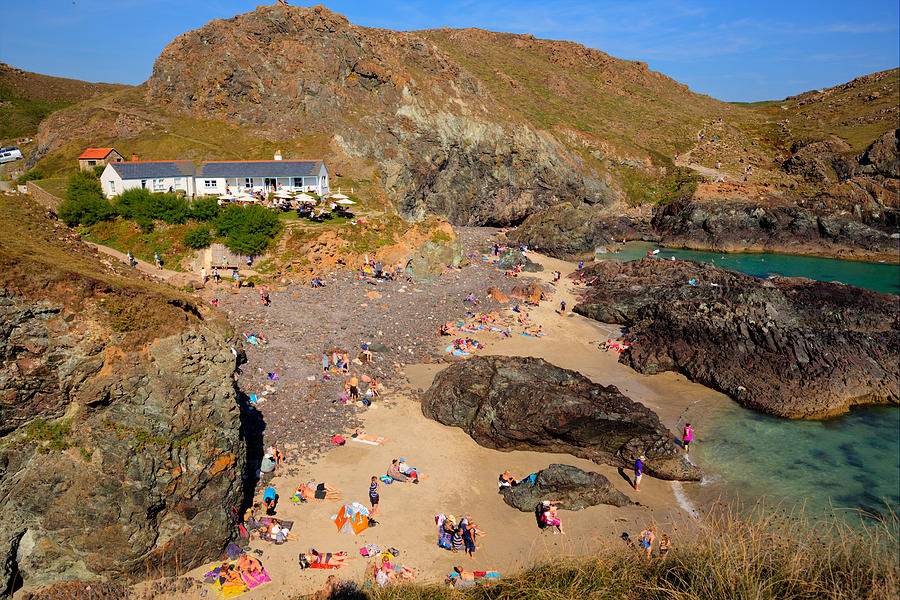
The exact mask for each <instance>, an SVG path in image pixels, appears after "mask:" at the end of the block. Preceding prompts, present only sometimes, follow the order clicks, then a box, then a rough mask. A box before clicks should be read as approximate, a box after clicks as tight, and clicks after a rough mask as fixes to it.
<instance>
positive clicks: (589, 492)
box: [500, 464, 632, 512]
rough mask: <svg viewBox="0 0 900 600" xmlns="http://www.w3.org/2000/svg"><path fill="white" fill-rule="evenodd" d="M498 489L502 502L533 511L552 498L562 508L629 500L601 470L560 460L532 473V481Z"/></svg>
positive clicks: (616, 504)
mask: <svg viewBox="0 0 900 600" xmlns="http://www.w3.org/2000/svg"><path fill="white" fill-rule="evenodd" d="M500 493H501V494H502V495H503V501H504V502H506V503H507V504H509V505H510V506H512V507H513V508H517V509H519V510H521V511H523V512H531V511H533V510H534V508H535V507H536V506H537V505H538V504H539V503H541V502H543V501H544V500H552V501H554V502H556V503H557V504H558V507H559V508H562V509H565V510H581V509H582V508H587V507H588V506H596V505H598V504H611V505H613V506H628V505H629V504H631V503H632V502H631V500H629V499H628V496H626V495H625V494H623V493H622V492H620V491H619V490H617V489H616V488H614V487H613V485H612V484H611V483H610V482H609V479H607V478H606V477H605V476H603V475H601V474H600V473H597V472H595V471H582V470H581V469H579V468H578V467H573V466H570V465H560V464H552V465H550V466H549V467H547V468H546V469H541V470H540V471H538V472H537V473H536V474H535V478H534V481H528V482H525V481H523V482H522V483H520V484H519V485H516V486H511V487H506V488H501V489H500Z"/></svg>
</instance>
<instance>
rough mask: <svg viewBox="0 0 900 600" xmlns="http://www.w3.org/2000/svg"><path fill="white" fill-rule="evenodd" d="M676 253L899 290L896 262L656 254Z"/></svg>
mask: <svg viewBox="0 0 900 600" xmlns="http://www.w3.org/2000/svg"><path fill="white" fill-rule="evenodd" d="M656 248H658V246H657V245H655V244H652V243H650V242H630V243H628V244H626V245H625V248H624V249H623V250H621V251H620V252H617V253H615V254H609V255H608V256H610V257H611V258H616V259H618V260H621V261H629V260H635V259H638V258H642V257H644V256H647V251H648V250H655V249H656ZM672 256H674V257H676V258H681V259H685V260H696V261H700V262H713V263H715V264H717V265H719V266H720V267H724V268H726V269H732V270H734V271H740V272H741V273H747V274H748V275H754V276H756V277H769V276H771V275H783V276H786V277H808V278H810V279H818V280H820V281H840V282H841V283H848V284H850V285H855V286H857V287H861V288H866V289H869V290H875V291H876V292H887V293H890V294H900V265H889V264H884V263H867V262H858V261H853V260H839V259H835V258H817V257H814V256H795V255H792V254H764V253H760V252H753V253H746V254H722V253H721V252H706V251H703V250H679V249H675V248H660V251H659V254H657V255H656V257H657V258H669V257H672Z"/></svg>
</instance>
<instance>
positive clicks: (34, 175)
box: [16, 169, 44, 185]
mask: <svg viewBox="0 0 900 600" xmlns="http://www.w3.org/2000/svg"><path fill="white" fill-rule="evenodd" d="M43 178H44V172H43V171H41V170H40V169H32V170H30V171H28V172H27V173H22V175H20V176H19V178H18V179H16V183H18V184H19V185H24V184H25V182H26V181H36V180H38V179H43Z"/></svg>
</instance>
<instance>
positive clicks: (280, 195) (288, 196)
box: [274, 190, 294, 200]
mask: <svg viewBox="0 0 900 600" xmlns="http://www.w3.org/2000/svg"><path fill="white" fill-rule="evenodd" d="M274 195H275V197H276V198H284V199H285V200H291V199H293V197H294V196H293V194H291V193H290V192H286V191H284V190H278V191H277V192H275V194H274Z"/></svg>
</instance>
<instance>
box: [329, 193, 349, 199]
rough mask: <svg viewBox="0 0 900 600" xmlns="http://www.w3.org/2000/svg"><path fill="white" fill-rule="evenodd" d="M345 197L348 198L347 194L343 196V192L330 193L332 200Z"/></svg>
mask: <svg viewBox="0 0 900 600" xmlns="http://www.w3.org/2000/svg"><path fill="white" fill-rule="evenodd" d="M347 198H349V196H345V195H343V194H332V195H331V199H332V200H346V199H347Z"/></svg>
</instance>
